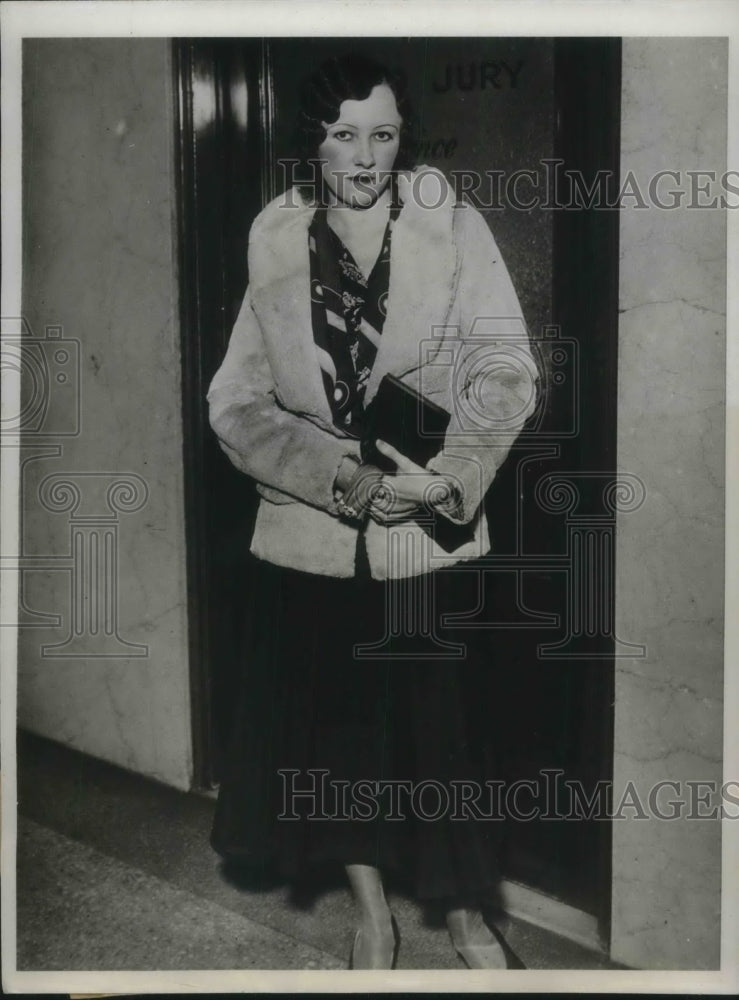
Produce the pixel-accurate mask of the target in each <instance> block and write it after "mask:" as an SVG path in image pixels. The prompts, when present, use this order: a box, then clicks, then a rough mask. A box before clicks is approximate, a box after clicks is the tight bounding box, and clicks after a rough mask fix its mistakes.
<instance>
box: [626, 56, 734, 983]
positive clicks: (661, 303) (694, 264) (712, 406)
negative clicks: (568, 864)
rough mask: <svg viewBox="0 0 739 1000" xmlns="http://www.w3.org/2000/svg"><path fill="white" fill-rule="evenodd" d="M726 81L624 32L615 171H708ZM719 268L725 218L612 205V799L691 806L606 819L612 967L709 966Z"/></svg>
mask: <svg viewBox="0 0 739 1000" xmlns="http://www.w3.org/2000/svg"><path fill="white" fill-rule="evenodd" d="M726 88H727V44H726V41H725V40H724V39H716V38H685V39H677V38H654V39H640V38H629V39H625V40H624V45H623V105H622V139H621V141H622V174H623V175H625V173H626V171H628V170H633V171H634V176H635V177H636V178H637V179H638V181H639V182H640V184H641V182H642V181H647V182H648V179H649V178H650V177H651V176H653V175H654V174H655V173H656V172H657V171H659V170H668V169H669V170H678V171H680V172H681V180H680V182H675V181H674V180H672V181H668V182H667V183H666V184H665V185H663V186H662V190H663V191H667V190H669V188H670V187H672V188H678V187H681V188H683V189H685V190H686V191H687V192H688V193H690V186H691V182H690V180H689V178H687V177H686V174H685V171H688V170H714V171H716V173H717V175H718V176H719V177H720V175H721V174H722V172H723V171H724V170H725V158H726V126H727V105H726ZM713 193H714V194H716V193H717V189H716V188H715V187H714V190H713ZM710 200H711V199H710V198H709V197H708V196H699V202H700V203H702V204H708V203H710ZM663 201H667V202H668V203H669V202H670V201H671V199H670V198H665V197H663ZM627 204H628V202H627ZM631 204H633V202H632V203H631ZM725 262H726V229H725V212H723V211H722V210H721V209H720V208H713V209H712V208H688V207H687V199H685V201H684V206H683V207H682V208H678V209H673V210H664V209H660V208H658V207H655V206H654V205H650V206H649V207H647V208H626V209H624V210H623V211H622V215H621V272H620V309H621V316H620V324H619V399H618V407H619V409H618V454H619V468H620V469H621V471H623V472H628V473H633V474H636V475H637V476H639V477H640V478H641V480H642V482H643V483H644V486H645V489H646V499H645V502H644V503H643V505H642V506H641V507H640V509H639V510H637V511H635V512H632V513H628V514H623V515H621V517H620V519H619V524H618V548H617V590H616V633H617V635H618V636H619V637H620V638H622V639H625V640H628V641H633V642H640V643H643V644H644V646H645V647H646V656H645V657H644V658H642V659H636V658H635V659H621V660H617V664H616V707H615V789H614V800H615V801H616V802H619V801H621V797H622V795H623V794H624V792H625V791H626V790H627V788H628V783H629V782H630V781H631V782H633V783H634V786H633V787H634V789H635V790H637V791H638V793H639V796H640V799H641V800H642V801H646V796H647V794H648V791H649V789H650V788H652V787H654V786H655V784H656V783H657V782H659V781H666V780H672V781H677V782H681V783H682V784H681V786H680V792H679V793H677V792H676V791H675V789H674V788H669V787H667V788H665V789H664V790H663V793H661V794H660V796H659V803H661V811H662V812H663V813H665V814H667V815H669V814H671V813H672V811H673V810H672V807H669V806H668V805H667V803H668V802H669V800H670V799H682V800H683V801H684V802H685V803H686V808H685V811H684V812H683V818H682V819H678V820H660V819H658V818H654V817H652V818H648V819H645V818H636V811H635V810H631V809H625V810H624V817H631V818H624V819H620V820H618V819H617V820H616V821H615V822H614V826H613V904H612V956H613V958H614V959H617V960H620V961H622V962H625V963H627V964H628V965H631V966H635V967H641V968H658V969H710V968H716V967H717V966H718V964H719V943H720V942H719V934H720V919H719V917H720V889H721V874H720V861H721V857H720V851H721V840H720V829H719V824H718V823H717V822H716V820H710V819H697V818H696V819H688V818H687V814H688V810H689V809H690V805H691V795H692V794H693V793H691V790H690V788H689V787H687V786H686V785H685V782H687V781H714V782H716V783H718V785H719V786H720V783H721V779H722V768H721V755H722V684H723V652H722V642H723V582H724V575H723V574H724V569H723V563H724V541H723V502H724V495H723V467H724V399H725V388H724V378H725V366H724V357H725V312H726V309H725V281H726V271H725ZM693 805H694V806H696V808H695V809H694V810H693V811H694V812H695V813H704V814H705V813H707V812H710V804H709V805H703V806H701V805H698V804H696V803H695V802H693Z"/></svg>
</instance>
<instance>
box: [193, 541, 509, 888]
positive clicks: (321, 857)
mask: <svg viewBox="0 0 739 1000" xmlns="http://www.w3.org/2000/svg"><path fill="white" fill-rule="evenodd" d="M257 564H258V570H257V575H256V586H255V588H254V601H253V603H252V606H251V607H250V609H249V612H248V614H249V619H250V621H249V642H248V647H249V649H248V654H247V656H246V661H247V662H245V663H244V669H243V676H242V682H243V683H242V685H241V692H240V697H239V700H238V705H237V707H236V710H235V712H234V724H233V733H232V738H231V741H230V749H229V751H228V754H227V759H226V762H225V767H224V773H223V775H222V779H221V783H220V789H219V794H218V802H217V806H216V812H215V817H214V822H213V829H212V834H211V844H212V846H213V847H214V848H215V850H216V851H218V853H219V854H221V855H222V856H223V857H225V858H227V859H229V860H231V861H237V862H239V863H240V864H242V865H246V866H247V867H249V868H251V869H252V870H254V871H255V872H256V873H258V874H265V873H266V872H267V871H269V872H270V873H274V874H277V875H279V876H281V877H284V878H287V879H294V878H300V877H301V876H303V875H305V874H306V873H308V872H309V871H310V870H311V869H312V868H315V866H324V865H326V864H329V865H335V866H339V865H346V864H363V865H373V866H376V867H379V868H380V869H381V870H382V871H383V872H389V871H396V872H398V873H400V875H401V876H402V877H403V881H404V882H405V883H406V884H407V885H408V887H409V888H410V891H411V892H413V893H414V894H415V896H416V897H417V898H418V899H421V900H434V899H445V900H448V899H454V900H462V901H486V900H487V901H489V900H490V899H491V897H492V896H494V894H495V891H496V887H497V884H498V881H499V871H498V866H497V862H496V844H497V841H498V833H499V831H498V829H497V825H496V823H495V822H494V821H492V822H491V821H490V818H489V817H488V816H487V815H485V816H484V817H482V818H481V817H480V815H479V810H475V809H474V808H470V806H469V802H470V801H471V800H474V799H475V796H476V790H479V789H481V788H483V787H484V782H485V780H486V779H489V778H494V774H492V773H491V768H492V767H493V759H492V758H491V755H490V743H489V741H488V739H487V738H486V737H487V734H488V733H489V730H490V721H491V711H492V706H490V705H486V704H485V701H484V699H482V698H481V697H480V692H481V691H482V690H489V689H490V686H489V685H486V684H484V683H483V684H481V680H482V679H483V675H484V673H485V672H486V671H489V670H490V669H491V667H494V665H492V664H491V663H489V662H487V660H488V659H489V657H488V656H485V655H483V654H481V652H480V649H479V648H478V647H477V645H476V643H475V638H476V636H477V634H478V633H476V632H475V631H474V630H466V631H462V630H460V629H459V628H454V627H449V626H445V624H444V622H443V615H445V614H447V613H449V612H464V611H465V610H467V611H471V610H472V609H473V608H474V606H475V602H476V601H477V595H478V590H477V580H476V575H475V571H474V567H472V566H468V567H464V566H462V567H460V566H457V567H449V568H446V569H441V570H436V571H434V572H433V573H430V574H427V575H426V576H424V577H414V578H410V579H408V580H403V581H377V580H372V579H370V578H369V574H368V572H367V570H366V566H363V567H361V568H360V572H359V575H358V576H357V577H354V578H351V579H336V578H331V577H325V576H319V575H313V574H309V573H301V572H297V571H294V570H289V569H283V568H280V567H277V566H273V565H271V564H268V563H265V562H260V561H257ZM466 803H467V804H466Z"/></svg>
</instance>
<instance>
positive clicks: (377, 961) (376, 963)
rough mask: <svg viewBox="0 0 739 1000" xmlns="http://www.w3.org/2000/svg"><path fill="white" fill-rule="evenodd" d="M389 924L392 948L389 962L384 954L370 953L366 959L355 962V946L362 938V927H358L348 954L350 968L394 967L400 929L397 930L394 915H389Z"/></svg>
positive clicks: (398, 946)
mask: <svg viewBox="0 0 739 1000" xmlns="http://www.w3.org/2000/svg"><path fill="white" fill-rule="evenodd" d="M390 926H391V927H392V929H393V950H392V955H391V956H390V959H389V963H388V960H387V958H386V956H385V955H383V954H378V953H377V952H376V953H375V954H374V955H371V956H370V957H369V959H368V960H363V961H362V962H361V964H359V965H358V964H357V946H358V944H359V942H360V940H362V928H361V927H360V928H359V930H358V931H357V933H356V934H355V935H354V944H353V945H352V950H351V954H350V955H349V968H350V969H394V968H395V963H396V962H397V960H398V949H399V948H400V931H399V930H398V924H397V922H396V920H395V917H390Z"/></svg>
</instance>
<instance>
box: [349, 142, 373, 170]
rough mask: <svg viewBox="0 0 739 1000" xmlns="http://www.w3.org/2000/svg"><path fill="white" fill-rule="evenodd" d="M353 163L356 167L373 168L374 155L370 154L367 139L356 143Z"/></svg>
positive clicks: (369, 145) (370, 147)
mask: <svg viewBox="0 0 739 1000" xmlns="http://www.w3.org/2000/svg"><path fill="white" fill-rule="evenodd" d="M354 162H355V163H356V165H357V166H358V167H373V166H374V165H375V155H374V153H373V152H372V144H371V143H370V141H369V139H360V140H359V141H358V142H357V146H356V149H355V151H354Z"/></svg>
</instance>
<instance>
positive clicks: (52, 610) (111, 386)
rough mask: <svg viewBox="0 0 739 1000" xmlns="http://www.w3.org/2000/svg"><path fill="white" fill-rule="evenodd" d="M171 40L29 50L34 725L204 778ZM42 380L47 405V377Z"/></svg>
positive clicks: (126, 761)
mask: <svg viewBox="0 0 739 1000" xmlns="http://www.w3.org/2000/svg"><path fill="white" fill-rule="evenodd" d="M170 59H171V57H170V48H169V43H168V42H167V41H166V40H142V39H132V40H126V39H107V40H106V39H69V40H63V39H34V40H29V41H27V42H26V43H25V48H24V66H23V72H24V91H23V104H24V119H23V125H24V195H23V197H24V253H23V287H24V293H23V300H24V311H25V316H26V320H27V322H28V324H29V326H30V330H31V333H32V335H33V341H32V342H31V344H29V345H28V350H27V354H26V357H27V362H28V363H29V365H31V366H32V367H33V365H34V364H35V368H33V371H36V373H37V374H39V372H41V374H40V375H39V378H41V380H42V382H43V379H42V375H43V372H42V368H43V364H44V362H43V361H42V359H44V358H45V359H46V360H45V364H46V379H47V381H46V383H43V385H40V386H39V385H35V384H34V375H33V373H32V374H31V376H30V378H29V379H28V380H27V385H26V393H27V397H26V398H27V400H28V401H29V403H28V414H29V417H28V423H27V428H28V430H29V433H28V434H27V436H26V446H25V449H24V452H23V480H22V482H23V527H22V545H23V558H22V566H23V567H24V572H23V608H22V612H21V620H22V622H23V623H24V627H23V628H22V631H21V636H20V649H19V722H20V724H21V725H22V726H24V727H26V728H28V729H30V730H32V731H34V732H37V733H40V734H42V735H45V736H48V737H51V738H53V739H55V740H59V741H61V742H64V743H67V744H69V745H71V746H74V747H76V748H78V749H80V750H84V751H87V752H89V753H91V754H93V755H94V756H96V757H100V758H103V759H105V760H109V761H113V762H115V763H118V764H121V765H123V766H124V767H127V768H131V769H133V770H135V771H138V772H141V773H143V774H147V775H151V776H152V777H155V778H158V779H160V780H162V781H166V782H168V783H170V784H172V785H176V786H178V787H182V788H185V787H188V786H189V784H190V778H191V731H190V706H189V679H188V670H189V666H188V647H187V616H186V576H185V544H184V537H185V536H184V512H183V486H182V479H183V463H182V421H181V401H180V350H179V327H178V320H177V309H178V306H177V295H178V289H177V281H176V270H175V259H174V239H173V237H174V229H173V220H174V172H173V163H172V160H173V155H172V153H173V150H172V145H173V113H172V67H171V61H170ZM37 390H39V391H40V392H41V395H42V396H43V395H45V394H46V393H47V392H48V400H47V402H48V409H47V410H46V411H44V410H43V407H41V409H40V410H39V412H38V413H36V409H34V407H35V404H34V403H33V393H34V392H36V391H37Z"/></svg>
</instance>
